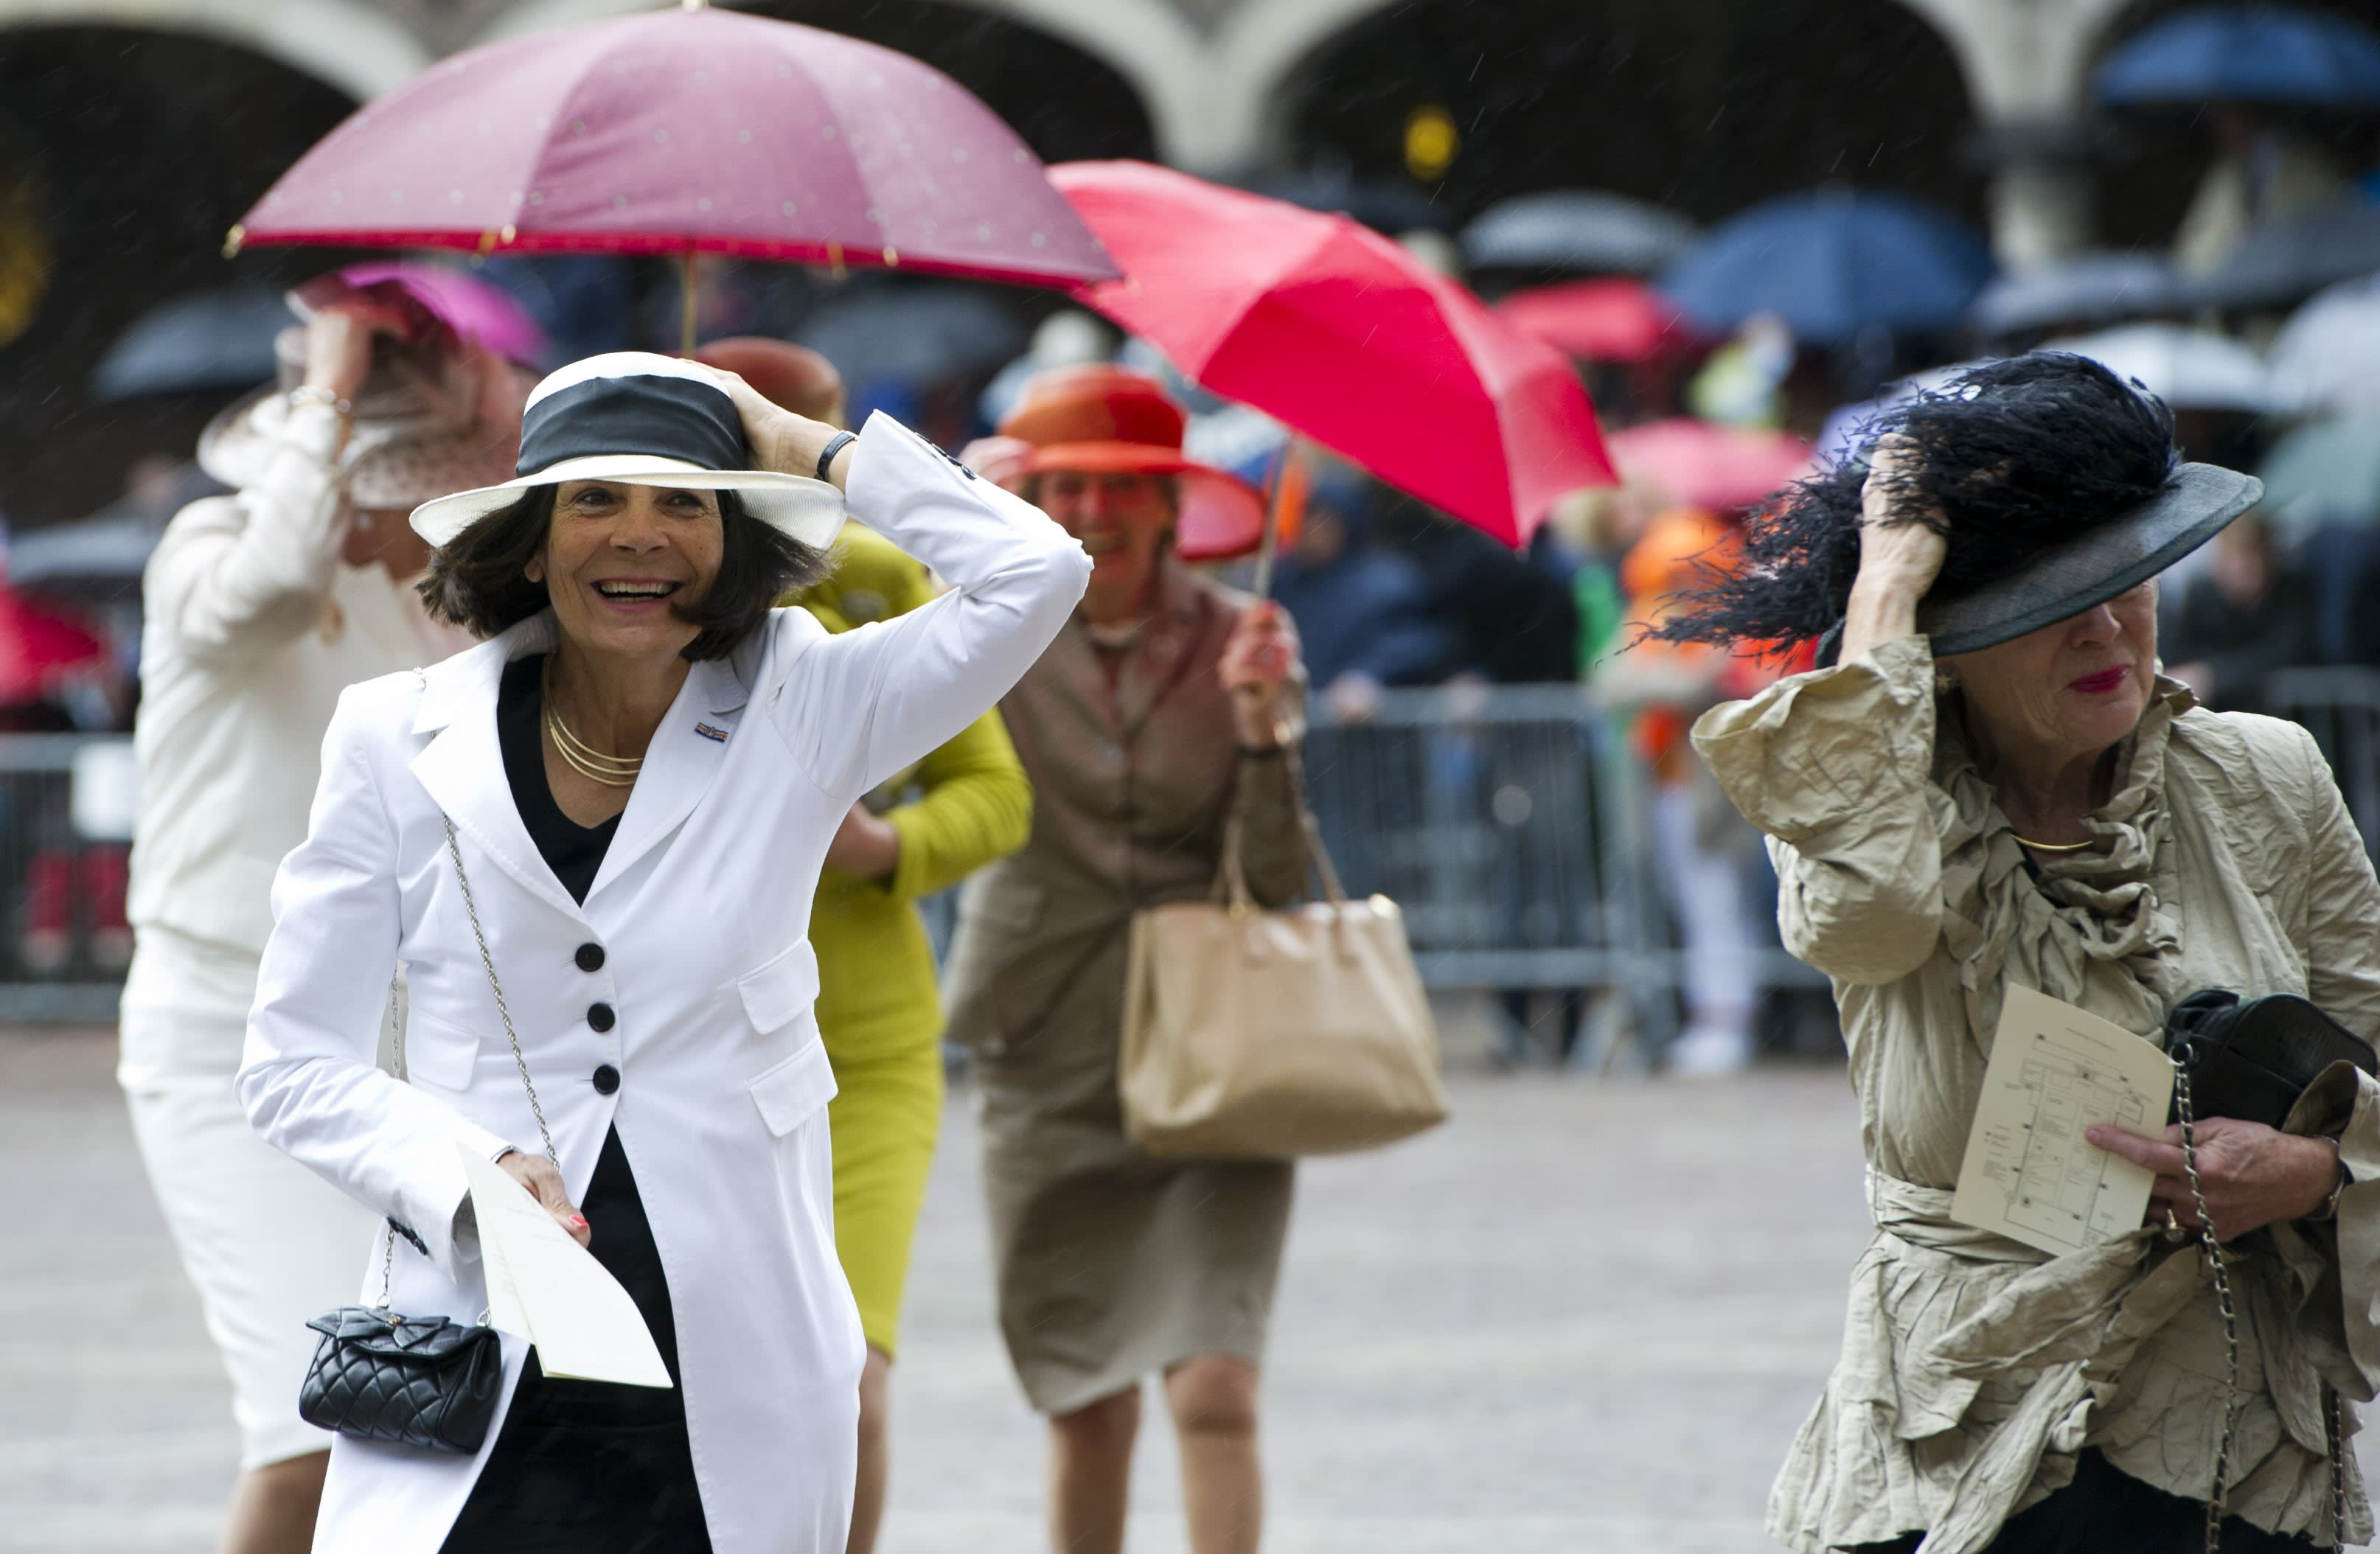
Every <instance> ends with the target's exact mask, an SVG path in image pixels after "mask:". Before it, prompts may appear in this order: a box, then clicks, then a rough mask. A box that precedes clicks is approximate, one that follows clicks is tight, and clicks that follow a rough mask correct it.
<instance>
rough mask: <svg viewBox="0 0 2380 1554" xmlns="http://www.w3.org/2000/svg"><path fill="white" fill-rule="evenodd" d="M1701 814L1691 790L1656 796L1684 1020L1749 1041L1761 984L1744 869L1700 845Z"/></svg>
mask: <svg viewBox="0 0 2380 1554" xmlns="http://www.w3.org/2000/svg"><path fill="white" fill-rule="evenodd" d="M1695 807H1696V795H1695V793H1694V784H1693V783H1669V784H1665V785H1663V786H1660V787H1657V788H1655V789H1654V790H1653V802H1652V809H1653V855H1654V856H1655V858H1656V859H1657V860H1658V862H1659V864H1660V872H1661V878H1662V882H1663V884H1664V885H1665V886H1666V887H1667V888H1668V891H1669V896H1670V910H1671V911H1672V912H1674V913H1675V914H1676V915H1677V919H1678V933H1679V937H1680V938H1682V939H1683V940H1684V941H1685V944H1684V949H1685V953H1686V989H1685V990H1686V1018H1687V1022H1688V1023H1689V1024H1690V1025H1694V1026H1717V1027H1718V1028H1721V1029H1724V1030H1729V1031H1739V1032H1743V1033H1744V1034H1746V1035H1748V1034H1749V1033H1750V1032H1751V1029H1752V1006H1753V1002H1754V1000H1755V997H1756V996H1757V995H1758V993H1759V979H1758V977H1757V975H1756V973H1755V963H1754V958H1753V957H1754V946H1753V939H1752V921H1751V918H1750V917H1748V916H1747V915H1746V909H1745V902H1744V892H1743V860H1742V859H1741V858H1739V857H1738V856H1736V855H1735V853H1734V852H1733V851H1732V850H1731V849H1729V848H1725V847H1718V848H1712V847H1706V846H1705V845H1704V844H1702V841H1701V839H1700V838H1699V837H1697V836H1696V834H1695V822H1696V814H1695Z"/></svg>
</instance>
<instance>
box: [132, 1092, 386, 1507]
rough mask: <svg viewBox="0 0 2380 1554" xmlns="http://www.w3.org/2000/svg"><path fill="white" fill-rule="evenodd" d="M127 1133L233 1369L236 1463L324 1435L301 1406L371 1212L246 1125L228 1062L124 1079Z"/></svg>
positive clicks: (363, 1248) (360, 1254)
mask: <svg viewBox="0 0 2380 1554" xmlns="http://www.w3.org/2000/svg"><path fill="white" fill-rule="evenodd" d="M125 1093H126V1099H128V1101H129V1103H130V1105H131V1110H132V1135H133V1138H134V1140H135V1141H136V1142H137V1143H138V1144H139V1146H140V1159H141V1163H142V1164H143V1165H145V1166H146V1167H147V1168H148V1172H149V1183H150V1185H151V1187H152V1189H154V1191H155V1192H156V1195H157V1206H158V1207H159V1208H162V1209H164V1214H165V1224H166V1226H167V1228H168V1229H170V1230H171V1231H172V1232H173V1235H174V1244H175V1247H176V1250H177V1251H178V1252H179V1253H180V1254H181V1258H182V1269H183V1271H184V1272H185V1273H187V1274H188V1275H189V1280H190V1282H191V1283H192V1284H194V1285H196V1286H197V1287H198V1292H199V1304H200V1308H201V1309H202V1310H203V1312H204V1314H205V1317H206V1323H207V1333H208V1336H210V1337H212V1339H213V1340H214V1342H215V1348H216V1349H217V1350H219V1351H220V1352H221V1353H222V1354H223V1359H224V1368H225V1370H226V1371H228V1372H229V1373H230V1374H231V1392H232V1414H233V1416H234V1417H235V1418H236V1419H237V1422H238V1425H239V1439H240V1451H239V1463H240V1466H241V1468H243V1469H249V1468H257V1467H262V1466H263V1465H265V1464H266V1463H277V1462H281V1461H283V1460H285V1459H286V1458H290V1457H297V1456H303V1455H304V1454H305V1453H307V1452H309V1451H328V1450H329V1449H330V1445H331V1436H330V1434H329V1433H328V1432H327V1431H323V1430H318V1429H316V1428H314V1427H312V1426H311V1425H309V1424H307V1423H306V1422H305V1421H303V1420H301V1419H299V1418H298V1417H297V1385H298V1383H299V1382H300V1381H301V1380H303V1379H304V1378H305V1375H306V1365H307V1362H308V1361H309V1360H310V1359H311V1358H312V1357H313V1354H314V1345H315V1342H316V1341H317V1339H318V1338H319V1336H320V1335H318V1334H317V1333H315V1332H314V1331H312V1330H311V1329H309V1328H308V1327H307V1326H306V1322H307V1319H308V1318H310V1317H318V1316H320V1315H322V1313H323V1312H324V1311H327V1310H329V1309H331V1308H332V1307H334V1306H339V1305H354V1304H355V1303H356V1301H357V1298H358V1291H359V1290H360V1288H361V1286H362V1282H363V1279H364V1275H365V1273H366V1265H367V1264H368V1263H369V1262H370V1258H371V1257H372V1253H373V1249H374V1247H375V1246H376V1244H377V1236H376V1232H377V1231H378V1228H379V1223H380V1222H379V1220H376V1219H374V1218H373V1217H372V1215H371V1214H370V1212H369V1211H368V1210H366V1209H365V1208H363V1207H362V1206H361V1205H360V1204H358V1203H356V1202H355V1201H354V1200H353V1199H351V1198H349V1197H347V1196H346V1195H345V1194H343V1193H341V1192H340V1191H339V1190H338V1189H337V1188H335V1187H333V1186H332V1185H331V1184H329V1183H327V1182H324V1181H322V1179H321V1178H320V1177H318V1176H316V1175H315V1174H314V1173H313V1172H310V1171H308V1170H307V1169H306V1168H305V1167H303V1166H301V1165H299V1164H297V1161H295V1160H292V1159H290V1158H289V1157H288V1156H286V1155H284V1154H282V1153H281V1152H280V1151H279V1150H277V1149H274V1148H273V1147H271V1146H270V1145H267V1144H266V1143H265V1142H264V1141H263V1140H262V1139H261V1138H259V1137H257V1136H256V1134H255V1133H254V1132H253V1131H252V1130H251V1129H250V1128H249V1125H248V1118H247V1116H246V1115H245V1114H243V1113H242V1112H241V1111H240V1108H239V1100H238V1098H237V1095H235V1094H234V1093H233V1089H232V1076H231V1075H230V1074H221V1075H199V1074H189V1075H185V1074H171V1075H163V1076H158V1077H156V1078H152V1079H151V1080H148V1081H146V1082H144V1083H141V1084H140V1085H137V1086H134V1087H128V1088H127V1090H126V1092H125Z"/></svg>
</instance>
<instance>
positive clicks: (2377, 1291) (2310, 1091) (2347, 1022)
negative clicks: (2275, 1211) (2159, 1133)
mask: <svg viewBox="0 0 2380 1554" xmlns="http://www.w3.org/2000/svg"><path fill="white" fill-rule="evenodd" d="M2298 738H2299V740H2300V741H2301V743H2302V745H2303V747H2304V759H2305V763H2306V764H2305V769H2304V774H2303V781H2304V784H2305V788H2306V795H2305V796H2306V810H2307V819H2308V825H2307V858H2306V866H2307V868H2308V870H2309V874H2310V879H2309V881H2308V885H2307V891H2306V938H2305V954H2306V997H2307V998H2309V999H2311V1000H2312V1001H2313V1003H2314V1005H2315V1006H2316V1007H2317V1008H2319V1009H2321V1010H2322V1011H2323V1012H2324V1013H2325V1014H2329V1015H2330V1016H2331V1017H2332V1018H2334V1019H2336V1020H2338V1022H2340V1023H2341V1024H2342V1025H2344V1026H2347V1027H2348V1028H2349V1029H2350V1030H2352V1031H2354V1032H2355V1033H2356V1034H2357V1035H2359V1036H2362V1038H2364V1039H2366V1040H2373V1039H2374V1038H2380V880H2374V876H2373V871H2372V860H2371V857H2370V856H2369V855H2367V854H2366V853H2365V852H2364V850H2363V839H2362V835H2360V834H2359V833H2358V832H2357V831H2356V829H2355V821H2354V819H2353V818H2352V817H2350V815H2349V814H2348V812H2347V801H2346V800H2345V799H2344V798H2343V797H2341V796H2340V795H2339V792H2338V784H2337V783H2334V782H2333V781H2332V780H2331V776H2330V768H2329V765H2328V764H2327V763H2326V762H2325V760H2324V759H2323V756H2322V751H2321V748H2320V747H2318V746H2316V745H2315V744H2314V742H2313V735H2310V734H2304V733H2302V732H2301V733H2299V735H2298ZM2284 1128H2285V1131H2287V1132H2289V1133H2296V1134H2307V1135H2327V1136H2329V1137H2332V1138H2335V1139H2337V1140H2338V1159H2339V1163H2340V1164H2341V1165H2344V1166H2345V1167H2346V1168H2347V1172H2348V1174H2349V1176H2350V1178H2352V1184H2351V1185H2350V1186H2349V1187H2348V1188H2347V1189H2346V1190H2345V1191H2344V1192H2342V1193H2340V1194H2339V1196H2338V1220H2337V1221H2336V1224H2335V1226H2334V1227H2332V1233H2331V1234H2330V1235H2328V1236H2325V1234H2324V1227H2321V1226H2304V1227H2299V1226H2285V1227H2276V1232H2277V1234H2280V1235H2282V1236H2283V1239H2284V1248H2285V1251H2286V1250H2287V1249H2289V1237H2290V1236H2291V1235H2298V1236H2303V1237H2304V1239H2305V1240H2306V1242H2308V1243H2310V1244H2312V1245H2313V1247H2314V1248H2315V1249H2316V1250H2317V1251H2319V1250H2321V1249H2323V1246H2324V1243H2325V1241H2327V1242H2329V1243H2330V1245H2331V1247H2332V1248H2334V1249H2335V1254H2336V1269H2337V1278H2338V1308H2337V1309H2338V1320H2339V1331H2338V1333H2337V1334H2335V1335H2327V1336H2330V1337H2331V1338H2332V1341H2333V1342H2336V1343H2337V1344H2338V1347H2339V1348H2340V1349H2342V1350H2343V1351H2344V1354H2345V1358H2346V1360H2347V1362H2348V1364H2349V1365H2350V1366H2351V1367H2352V1371H2353V1376H2352V1378H2351V1379H2350V1377H2348V1376H2342V1375H2339V1374H2338V1373H2337V1372H2336V1371H2333V1373H2332V1376H2331V1379H2332V1381H2333V1382H2334V1383H2335V1384H2337V1385H2338V1386H2339V1387H2340V1390H2343V1391H2345V1392H2346V1393H2347V1394H2348V1395H2349V1396H2350V1397H2354V1398H2358V1399H2365V1400H2368V1399H2370V1398H2372V1397H2373V1396H2374V1395H2375V1394H2380V1080H2375V1079H2374V1078H2373V1077H2372V1076H2371V1075H2370V1074H2358V1073H2357V1072H2355V1070H2354V1069H2353V1068H2351V1067H2350V1066H2349V1065H2348V1064H2345V1063H2335V1064H2333V1065H2332V1066H2331V1068H2330V1069H2329V1070H2328V1071H2327V1072H2325V1074H2323V1076H2322V1077H2321V1078H2320V1079H2318V1080H2316V1081H2315V1082H2314V1083H2313V1085H2311V1086H2308V1087H2307V1088H2306V1093H2305V1094H2304V1095H2303V1096H2301V1097H2300V1098H2299V1100H2298V1104H2297V1106H2296V1107H2295V1108H2293V1109H2292V1110H2291V1111H2290V1114H2289V1120H2288V1122H2287V1123H2285V1124H2284ZM2326 1293H2327V1292H2325V1291H2321V1290H2317V1292H2316V1298H2317V1299H2322V1298H2324V1297H2325V1295H2326ZM2326 1325H2327V1324H2326V1323H2325V1326H2326ZM2320 1353H2321V1351H2320V1350H2319V1349H2318V1350H2317V1354H2318V1355H2319V1354H2320ZM2329 1368H2330V1367H2327V1366H2326V1367H2325V1369H2329ZM2356 1382H2360V1383H2361V1385H2360V1386H2359V1385H2355V1384H2353V1383H2356Z"/></svg>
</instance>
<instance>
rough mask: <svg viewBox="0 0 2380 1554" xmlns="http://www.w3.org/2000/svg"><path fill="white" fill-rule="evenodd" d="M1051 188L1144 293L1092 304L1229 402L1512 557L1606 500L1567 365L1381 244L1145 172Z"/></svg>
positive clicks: (1076, 174) (1058, 178) (1106, 171)
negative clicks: (1558, 505)
mask: <svg viewBox="0 0 2380 1554" xmlns="http://www.w3.org/2000/svg"><path fill="white" fill-rule="evenodd" d="M1050 182H1051V183H1054V184H1056V185H1057V186H1058V188H1060V189H1061V190H1062V191H1063V192H1064V193H1065V196H1066V198H1067V199H1068V200H1072V201H1073V202H1074V206H1075V210H1076V211H1078V212H1081V213H1082V216H1083V219H1084V220H1085V221H1087V222H1088V223H1089V224H1090V227H1091V230H1092V231H1093V232H1096V233H1097V234H1099V240H1100V241H1101V242H1103V243H1105V244H1106V245H1107V249H1108V251H1109V252H1110V253H1111V254H1113V255H1114V256H1115V259H1116V262H1117V263H1119V264H1121V265H1123V268H1124V272H1125V273H1126V274H1128V275H1129V276H1130V277H1131V279H1130V280H1128V281H1111V282H1107V283H1104V284H1100V285H1091V286H1087V287H1085V288H1083V289H1082V290H1081V291H1080V292H1079V293H1078V294H1077V295H1078V296H1080V297H1081V298H1082V299H1083V300H1084V301H1085V302H1086V303H1087V304H1088V305H1089V306H1091V307H1093V308H1096V309H1098V310H1099V311H1100V312H1102V313H1105V314H1106V315H1107V316H1108V317H1109V318H1111V319H1113V320H1114V321H1115V322H1117V323H1119V324H1122V325H1123V327H1124V328H1126V329H1129V330H1131V331H1132V332H1133V333H1134V334H1139V335H1141V336H1143V337H1145V338H1147V340H1149V341H1150V342H1151V343H1153V344H1154V345H1156V346H1158V348H1159V349H1160V350H1162V351H1164V352H1165V354H1166V355H1167V356H1168V357H1169V358H1172V361H1173V363H1174V365H1176V366H1177V367H1179V368H1181V370H1183V371H1184V372H1185V373H1187V374H1189V375H1190V377H1192V378H1193V379H1195V380H1196V382H1198V383H1200V384H1201V385H1202V386H1204V387H1206V388H1208V389H1209V390H1211V391H1213V392H1214V393H1216V394H1219V395H1223V396H1225V397H1226V398H1230V399H1236V400H1239V401H1241V402H1243V403H1245V404H1248V405H1253V406H1255V407H1257V409H1259V410H1263V411H1265V412H1267V413H1268V414H1269V415H1271V416H1273V417H1275V418H1277V419H1280V420H1281V421H1282V422H1284V423H1286V424H1287V425H1288V426H1290V427H1291V428H1293V430H1295V431H1299V432H1301V433H1303V434H1305V436H1308V437H1311V438H1313V439H1314V440H1315V441H1316V442H1318V443H1322V444H1323V445H1324V446H1326V447H1329V448H1332V449H1335V450H1336V451H1338V452H1339V453H1341V454H1342V455H1346V456H1347V457H1348V458H1351V459H1353V460H1354V461H1355V462H1356V463H1357V464H1360V465H1362V466H1363V467H1365V468H1366V469H1368V470H1370V471H1371V472H1372V473H1373V474H1375V475H1377V476H1378V477H1379V478H1380V479H1381V480H1386V481H1387V482H1389V483H1390V485H1393V486H1396V487H1398V488H1400V489H1402V490H1403V491H1407V492H1412V493H1413V494H1414V495H1415V496H1417V497H1419V498H1421V499H1422V500H1423V501H1425V502H1427V503H1429V504H1432V505H1434V506H1438V507H1441V508H1444V509H1445V510H1446V511H1447V512H1450V513H1451V514H1453V515H1455V516H1457V517H1459V518H1462V519H1463V520H1464V521H1465V522H1467V523H1469V524H1471V525H1473V526H1474V527H1475V528H1480V529H1483V530H1485V531H1486V532H1487V533H1488V534H1490V535H1493V536H1494V537H1495V538H1497V539H1499V540H1503V541H1504V542H1505V543H1506V544H1508V545H1519V544H1521V543H1522V542H1524V540H1527V538H1528V536H1529V533H1530V531H1531V530H1532V529H1534V528H1536V525H1537V521H1538V520H1539V519H1540V518H1542V517H1544V516H1545V514H1546V510H1547V509H1548V507H1550V506H1551V505H1552V504H1553V503H1554V500H1555V498H1557V497H1559V496H1560V495H1562V494H1563V493H1564V492H1571V491H1575V490H1576V489H1578V488H1579V487H1581V486H1588V485H1603V484H1608V483H1609V481H1610V480H1611V465H1610V462H1609V460H1608V459H1607V458H1606V457H1605V456H1604V452H1603V441H1602V438H1601V436H1600V434H1599V433H1598V432H1597V431H1596V426H1595V411H1594V409H1593V407H1590V406H1589V405H1588V404H1587V402H1586V392H1585V390H1584V389H1582V388H1581V387H1580V386H1579V382H1578V378H1577V375H1576V374H1575V373H1573V371H1572V370H1571V366H1570V363H1569V362H1568V361H1566V360H1564V359H1563V358H1562V357H1561V356H1560V353H1558V352H1556V351H1554V350H1553V349H1551V348H1550V347H1548V346H1544V345H1541V344H1539V343H1538V342H1536V341H1535V340H1532V339H1530V338H1528V337H1527V336H1525V335H1524V334H1521V333H1520V332H1519V331H1517V330H1515V329H1513V328H1512V325H1510V324H1509V323H1506V322H1504V321H1503V320H1502V319H1500V318H1498V317H1497V316H1496V315H1495V313H1494V312H1492V311H1491V310H1489V309H1488V306H1487V305H1486V304H1485V303H1483V302H1481V301H1480V300H1479V299H1478V298H1477V297H1474V296H1472V295H1471V293H1470V292H1469V291H1467V290H1465V289H1464V288H1463V286H1462V285H1459V284H1458V283H1456V282H1454V281H1451V280H1449V279H1447V278H1446V277H1445V276H1443V275H1440V274H1439V273H1437V272H1435V271H1433V270H1430V269H1428V268H1427V266H1425V265H1423V264H1422V263H1421V262H1420V261H1417V260H1415V258H1414V257H1413V256H1412V255H1410V254H1408V253H1407V252H1406V251H1405V250H1404V249H1402V248H1399V247H1398V246H1397V245H1396V244H1395V243H1393V242H1390V240H1389V239H1387V238H1385V237H1381V236H1379V235H1378V233H1376V232H1373V231H1371V230H1370V229H1369V228H1367V227H1365V226H1361V225H1357V224H1356V223H1354V222H1352V221H1350V220H1348V219H1347V218H1346V217H1344V216H1334V215H1324V214H1318V213H1317V212H1311V211H1304V210H1300V209H1298V208H1297V207H1296V206H1294V205H1287V204H1283V203H1282V202H1281V201H1280V200H1268V199H1265V198H1263V197H1262V196H1260V195H1254V194H1244V193H1242V192H1240V191H1239V190H1237V189H1229V188H1218V187H1217V186H1215V185H1213V184H1210V183H1208V182H1206V181H1204V180H1203V179H1199V178H1194V177H1191V176H1188V175H1187V174H1183V173H1175V172H1172V171H1170V170H1168V169H1166V168H1163V167H1153V166H1151V165H1149V164H1147V163H1145V162H1072V163H1067V164H1063V165H1061V166H1057V167H1053V168H1051V169H1050Z"/></svg>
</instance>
